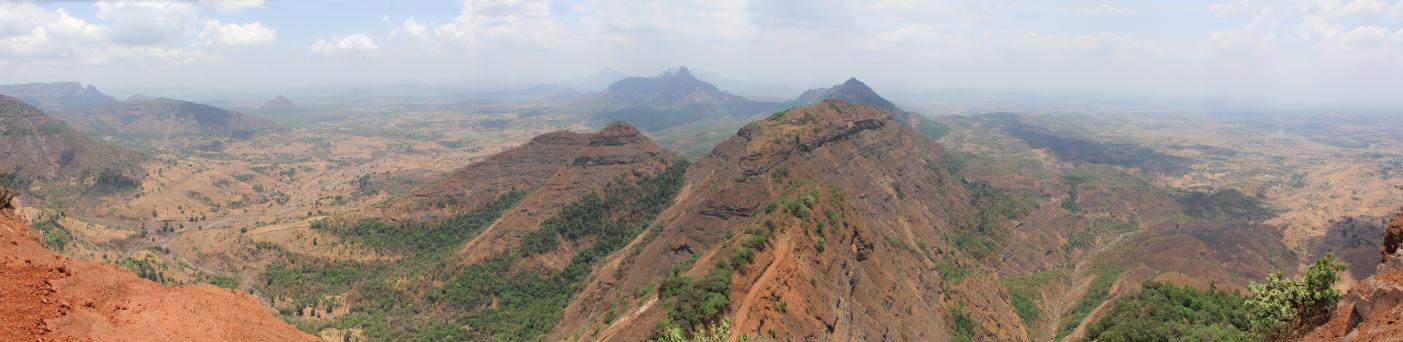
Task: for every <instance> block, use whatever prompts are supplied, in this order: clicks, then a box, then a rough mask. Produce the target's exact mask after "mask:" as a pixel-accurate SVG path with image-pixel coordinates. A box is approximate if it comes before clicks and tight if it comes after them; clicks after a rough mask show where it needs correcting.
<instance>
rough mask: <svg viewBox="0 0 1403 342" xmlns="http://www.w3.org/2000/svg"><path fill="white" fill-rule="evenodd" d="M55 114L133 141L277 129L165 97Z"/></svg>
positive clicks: (87, 128)
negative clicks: (133, 139)
mask: <svg viewBox="0 0 1403 342" xmlns="http://www.w3.org/2000/svg"><path fill="white" fill-rule="evenodd" d="M54 115H55V116H56V117H58V118H59V119H62V120H64V121H65V122H68V123H69V124H70V125H73V127H75V128H77V129H79V130H82V131H88V132H95V133H98V134H104V135H111V136H116V137H120V138H135V139H146V138H158V139H159V138H169V137H180V136H193V135H218V136H236V137H239V136H247V135H250V134H254V133H257V132H261V131H265V130H271V129H275V128H277V127H278V126H277V124H274V123H273V122H272V121H269V120H267V119H263V118H259V117H254V116H249V115H246V114H242V113H236V112H231V111H227V110H224V109H220V108H216V107H213V106H209V105H203V104H198V103H192V102H186V101H180V100H172V99H168V98H156V99H151V100H146V101H140V102H124V103H115V104H110V105H105V106H95V107H83V108H77V109H71V110H65V111H62V112H56V113H54Z"/></svg>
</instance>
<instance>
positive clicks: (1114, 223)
mask: <svg viewBox="0 0 1403 342" xmlns="http://www.w3.org/2000/svg"><path fill="white" fill-rule="evenodd" d="M1139 229H1140V218H1139V217H1138V216H1131V217H1130V219H1128V220H1122V219H1117V218H1107V217H1100V218H1096V219H1093V220H1091V222H1088V223H1087V224H1085V225H1082V226H1078V227H1075V228H1073V229H1072V231H1070V232H1068V233H1067V242H1066V244H1064V245H1062V250H1063V251H1064V252H1069V253H1070V252H1072V251H1073V250H1077V249H1085V248H1089V247H1091V245H1092V243H1094V242H1096V239H1097V238H1098V237H1101V236H1105V235H1108V234H1122V233H1128V232H1133V231H1136V230H1139Z"/></svg>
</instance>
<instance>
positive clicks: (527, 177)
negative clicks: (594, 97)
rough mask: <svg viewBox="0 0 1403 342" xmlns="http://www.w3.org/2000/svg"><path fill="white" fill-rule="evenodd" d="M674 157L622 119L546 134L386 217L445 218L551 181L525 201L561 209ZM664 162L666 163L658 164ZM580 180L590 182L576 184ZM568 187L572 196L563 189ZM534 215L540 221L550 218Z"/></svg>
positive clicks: (442, 182) (420, 194) (435, 186)
mask: <svg viewBox="0 0 1403 342" xmlns="http://www.w3.org/2000/svg"><path fill="white" fill-rule="evenodd" d="M673 159H676V156H675V155H673V153H672V152H669V151H666V150H664V149H662V148H661V147H658V146H657V145H656V144H654V143H653V142H652V141H650V140H648V139H647V138H646V137H644V136H643V135H642V134H641V133H639V132H638V130H637V129H634V128H633V127H632V126H629V125H627V124H623V123H615V124H611V125H609V126H608V127H606V128H604V129H603V130H601V131H599V132H597V133H593V134H585V133H575V132H570V131H558V132H551V133H546V134H542V135H540V136H537V137H535V138H532V139H531V141H530V142H527V143H526V144H524V145H521V146H517V147H516V148H513V149H511V150H507V151H505V152H501V153H498V154H494V155H492V156H490V157H487V159H485V160H483V161H480V162H477V163H473V164H472V165H468V166H466V167H463V168H461V169H458V170H457V171H454V172H453V173H451V174H449V175H447V176H444V177H443V178H441V179H439V180H437V181H435V182H433V183H432V184H429V185H427V186H424V187H420V188H418V189H415V190H413V191H411V192H409V193H408V194H406V195H404V197H401V198H399V199H397V200H396V201H395V202H394V203H391V204H390V205H389V206H387V207H386V208H384V209H383V211H384V213H383V217H387V218H391V219H396V220H411V221H413V220H424V219H435V218H444V217H448V216H452V215H454V214H459V213H464V212H470V211H472V210H474V209H477V208H478V207H480V206H482V205H484V204H487V203H489V202H491V201H493V200H495V199H497V197H499V196H501V195H502V194H505V193H507V192H509V191H512V190H532V189H537V188H541V187H543V186H547V185H550V186H547V187H546V188H545V189H546V190H547V191H545V192H544V193H542V194H539V195H534V196H532V197H531V198H527V199H526V200H524V201H523V202H522V203H523V204H529V203H536V204H537V206H540V205H550V206H554V207H556V208H557V209H558V207H559V206H561V205H563V204H564V203H568V202H570V201H571V200H573V199H574V198H575V197H578V196H579V195H581V194H583V193H587V192H589V191H591V190H593V189H597V188H599V187H601V186H603V184H604V181H608V180H612V179H613V178H615V177H618V176H622V175H624V174H626V173H627V172H628V171H629V170H632V169H635V168H639V167H642V168H643V169H644V170H650V171H657V170H661V169H662V168H663V167H666V164H667V162H670V161H671V160H673ZM659 161H661V162H662V163H661V164H657V163H655V162H659ZM635 164H637V165H635ZM640 171H642V170H640ZM581 184H583V185H587V186H585V187H576V186H578V185H581ZM567 188H569V189H567ZM566 190H569V191H568V192H569V195H566V194H563V193H561V192H562V191H566ZM508 215H509V216H511V215H512V214H511V213H509V214H508ZM532 215H534V218H533V220H535V222H539V221H540V220H543V219H545V218H546V217H550V216H551V215H540V214H532Z"/></svg>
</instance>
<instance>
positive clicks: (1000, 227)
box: [926, 153, 1036, 259]
mask: <svg viewBox="0 0 1403 342" xmlns="http://www.w3.org/2000/svg"><path fill="white" fill-rule="evenodd" d="M970 158H972V155H970V154H968V153H954V154H948V155H945V156H944V157H942V158H941V160H940V161H939V162H938V163H935V162H928V163H926V167H927V168H931V169H933V170H935V169H939V168H943V169H944V171H945V172H946V173H948V174H950V175H951V176H954V177H957V178H958V179H959V182H960V186H961V187H963V188H964V189H965V191H966V192H968V193H969V206H970V207H971V209H973V210H972V211H971V213H970V214H969V215H968V216H966V217H965V218H964V221H963V222H960V223H959V224H958V225H957V226H956V227H955V229H951V230H950V231H949V232H947V233H946V234H945V235H944V236H943V239H944V240H945V242H946V243H948V244H949V245H951V246H954V247H955V248H956V249H958V250H960V251H961V252H964V253H965V254H966V255H969V256H971V257H974V258H976V259H983V258H985V257H988V256H989V255H992V254H993V253H994V252H995V251H997V250H998V248H999V247H1000V244H1001V243H1002V241H1005V240H1007V239H1005V238H1006V237H1007V235H1008V227H1006V225H1005V223H1006V222H1008V221H1009V220H1013V219H1017V218H1019V217H1023V215H1026V214H1027V213H1028V212H1029V211H1030V210H1032V208H1033V206H1034V205H1036V203H1035V202H1034V201H1032V200H1030V199H1028V198H1025V197H1022V196H1018V195H1015V194H1012V193H1009V192H1007V191H1004V190H1003V189H999V188H997V187H995V186H993V185H992V184H989V183H988V182H982V181H971V180H969V179H965V178H964V177H959V176H958V175H959V174H960V172H961V171H963V170H964V168H965V166H966V164H967V163H968V162H969V159H970Z"/></svg>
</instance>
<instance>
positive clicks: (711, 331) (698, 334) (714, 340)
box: [654, 320, 750, 342]
mask: <svg viewBox="0 0 1403 342" xmlns="http://www.w3.org/2000/svg"><path fill="white" fill-rule="evenodd" d="M661 335H662V336H660V337H658V338H657V339H656V340H654V341H656V342H722V341H726V340H727V339H729V338H730V337H731V321H730V320H721V322H717V323H715V324H711V325H708V326H705V327H703V328H701V329H697V330H696V331H694V332H693V333H692V334H691V336H690V337H688V336H687V332H685V331H682V328H678V327H672V328H669V329H667V331H664V332H663V333H662V334H661ZM740 340H741V341H749V340H750V339H749V338H747V336H741V337H740Z"/></svg>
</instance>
